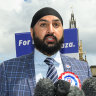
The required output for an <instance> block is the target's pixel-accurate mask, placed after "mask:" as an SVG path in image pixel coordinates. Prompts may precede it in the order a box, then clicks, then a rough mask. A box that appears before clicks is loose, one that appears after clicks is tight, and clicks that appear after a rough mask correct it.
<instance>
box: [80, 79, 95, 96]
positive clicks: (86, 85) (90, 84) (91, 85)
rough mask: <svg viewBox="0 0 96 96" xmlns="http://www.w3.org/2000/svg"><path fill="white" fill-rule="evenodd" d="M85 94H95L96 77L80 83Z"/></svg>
mask: <svg viewBox="0 0 96 96" xmlns="http://www.w3.org/2000/svg"><path fill="white" fill-rule="evenodd" d="M82 90H83V91H84V93H85V96H96V77H91V78H88V79H86V80H85V81H84V82H83V84H82Z"/></svg>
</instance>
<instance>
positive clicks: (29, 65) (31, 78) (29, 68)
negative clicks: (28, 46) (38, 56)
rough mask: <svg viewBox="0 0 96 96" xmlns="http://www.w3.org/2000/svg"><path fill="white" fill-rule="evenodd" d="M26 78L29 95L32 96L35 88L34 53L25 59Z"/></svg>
mask: <svg viewBox="0 0 96 96" xmlns="http://www.w3.org/2000/svg"><path fill="white" fill-rule="evenodd" d="M26 77H27V83H28V86H29V89H30V93H31V95H32V96H33V93H34V88H35V86H36V78H35V66H34V53H32V54H30V55H28V57H27V59H26Z"/></svg>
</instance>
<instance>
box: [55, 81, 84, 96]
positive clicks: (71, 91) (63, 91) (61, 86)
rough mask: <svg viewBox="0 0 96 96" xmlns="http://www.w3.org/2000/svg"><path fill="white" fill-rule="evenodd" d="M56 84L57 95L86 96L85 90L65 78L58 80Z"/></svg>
mask: <svg viewBox="0 0 96 96" xmlns="http://www.w3.org/2000/svg"><path fill="white" fill-rule="evenodd" d="M54 86H55V94H56V95H55V96H85V95H84V92H83V90H81V89H79V88H78V87H76V86H71V84H70V83H69V82H67V81H64V80H58V81H57V82H56V83H54Z"/></svg>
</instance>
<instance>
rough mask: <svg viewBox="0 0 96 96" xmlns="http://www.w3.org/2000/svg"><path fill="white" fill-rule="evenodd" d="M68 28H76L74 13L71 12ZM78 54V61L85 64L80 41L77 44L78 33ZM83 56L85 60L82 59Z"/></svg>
mask: <svg viewBox="0 0 96 96" xmlns="http://www.w3.org/2000/svg"><path fill="white" fill-rule="evenodd" d="M69 27H70V29H72V28H76V20H75V19H74V13H73V12H72V13H71V20H70V22H69ZM77 30H78V29H77ZM78 52H79V60H81V61H85V62H87V60H86V53H85V52H83V46H82V40H80V43H79V33H78ZM84 54H85V59H83V55H84Z"/></svg>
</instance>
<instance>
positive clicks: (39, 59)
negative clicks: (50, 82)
mask: <svg viewBox="0 0 96 96" xmlns="http://www.w3.org/2000/svg"><path fill="white" fill-rule="evenodd" d="M47 57H48V56H47V55H44V54H43V53H41V52H40V51H38V50H37V49H35V50H34V64H35V74H36V82H38V80H39V79H40V78H43V77H44V78H46V73H47V71H48V65H47V64H46V63H45V62H44V60H45V59H46V58H47ZM50 57H51V58H53V59H54V60H55V61H56V62H58V64H55V67H56V69H57V73H58V76H60V74H61V73H63V72H64V69H63V64H62V61H61V56H60V52H59V51H58V52H57V53H56V54H54V55H52V56H50Z"/></svg>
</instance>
